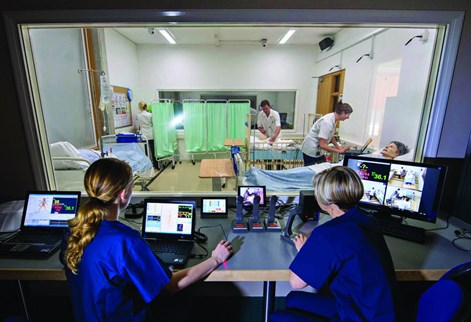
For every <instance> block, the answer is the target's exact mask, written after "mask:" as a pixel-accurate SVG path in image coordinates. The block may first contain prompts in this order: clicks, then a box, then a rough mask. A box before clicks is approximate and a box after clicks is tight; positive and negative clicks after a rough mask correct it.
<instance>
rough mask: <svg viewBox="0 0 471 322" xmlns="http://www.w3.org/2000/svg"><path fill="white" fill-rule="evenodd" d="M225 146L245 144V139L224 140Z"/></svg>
mask: <svg viewBox="0 0 471 322" xmlns="http://www.w3.org/2000/svg"><path fill="white" fill-rule="evenodd" d="M224 145H225V146H244V145H245V143H244V140H242V139H225V140H224Z"/></svg>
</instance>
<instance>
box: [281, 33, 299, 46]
mask: <svg viewBox="0 0 471 322" xmlns="http://www.w3.org/2000/svg"><path fill="white" fill-rule="evenodd" d="M295 31H296V30H294V29H291V30H288V32H287V33H286V35H284V36H283V38H281V40H280V41H279V42H278V43H279V44H280V45H283V44H284V43H285V42H287V41H288V39H289V38H290V37H291V36H292V35H293V34H294V33H295Z"/></svg>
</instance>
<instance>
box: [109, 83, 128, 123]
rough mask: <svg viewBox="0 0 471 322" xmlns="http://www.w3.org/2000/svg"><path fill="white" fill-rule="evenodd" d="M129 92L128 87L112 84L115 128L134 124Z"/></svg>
mask: <svg viewBox="0 0 471 322" xmlns="http://www.w3.org/2000/svg"><path fill="white" fill-rule="evenodd" d="M128 92H129V89H128V88H126V87H120V86H111V106H112V109H113V119H114V127H115V128H120V127H126V126H131V125H132V115H131V101H130V100H129V96H128Z"/></svg>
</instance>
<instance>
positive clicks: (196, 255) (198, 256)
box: [191, 243, 209, 258]
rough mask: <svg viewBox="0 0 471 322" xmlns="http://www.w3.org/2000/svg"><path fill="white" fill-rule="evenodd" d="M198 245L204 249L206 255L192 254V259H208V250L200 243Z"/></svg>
mask: <svg viewBox="0 0 471 322" xmlns="http://www.w3.org/2000/svg"><path fill="white" fill-rule="evenodd" d="M196 245H198V246H199V247H201V248H203V250H204V254H191V257H192V258H206V257H208V255H209V252H208V249H207V248H206V247H204V246H203V245H201V244H200V243H196Z"/></svg>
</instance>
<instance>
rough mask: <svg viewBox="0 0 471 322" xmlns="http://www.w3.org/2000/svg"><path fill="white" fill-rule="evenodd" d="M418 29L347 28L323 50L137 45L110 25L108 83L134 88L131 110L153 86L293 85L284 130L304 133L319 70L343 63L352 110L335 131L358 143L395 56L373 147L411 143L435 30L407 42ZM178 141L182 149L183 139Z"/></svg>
mask: <svg viewBox="0 0 471 322" xmlns="http://www.w3.org/2000/svg"><path fill="white" fill-rule="evenodd" d="M422 32H423V30H422V29H400V30H398V29H391V30H387V29H371V28H364V29H345V30H343V31H341V32H339V33H338V34H336V35H335V38H334V46H333V47H332V48H331V49H329V50H327V51H324V52H320V49H319V48H318V46H317V44H316V45H313V46H276V45H275V46H268V47H266V48H262V47H260V46H252V45H238V46H234V45H222V46H221V47H216V46H213V47H208V46H183V45H181V46H180V45H174V46H171V45H168V46H162V45H160V46H158V45H137V46H136V45H134V44H133V43H131V42H130V41H128V40H127V39H126V38H124V37H123V36H121V35H119V34H118V33H116V32H115V31H113V30H107V31H106V33H105V35H106V42H107V45H106V48H107V57H108V69H109V75H110V82H111V84H115V85H119V86H124V87H130V88H132V89H133V91H134V94H135V99H134V101H133V104H132V105H133V115H136V114H135V113H136V112H137V110H136V108H137V102H138V101H139V100H141V99H142V100H145V101H147V102H150V101H151V100H152V99H153V98H156V91H157V89H159V90H165V91H179V90H181V91H191V90H194V91H204V90H207V91H211V90H215V91H216V90H217V91H221V90H232V91H245V90H256V91H263V90H279V91H281V90H291V91H296V92H297V105H296V112H295V120H294V126H295V129H294V131H290V132H286V133H288V136H289V135H293V136H298V137H299V136H301V135H302V134H303V124H304V115H305V114H306V113H315V109H316V100H317V82H318V78H316V77H317V76H320V75H323V74H327V73H329V72H332V71H334V70H337V69H338V68H334V69H333V70H332V67H334V66H336V65H340V67H341V68H342V69H345V70H346V75H345V83H344V93H343V100H344V102H348V103H350V104H351V105H352V107H353V109H354V113H353V114H352V116H351V118H350V120H347V121H345V122H342V123H341V125H340V137H341V138H342V139H344V140H346V141H348V142H351V143H353V144H358V145H360V144H362V143H363V142H364V141H365V140H366V139H367V138H368V137H369V136H371V135H370V134H369V133H368V132H367V130H368V129H370V128H372V127H374V126H375V123H374V122H375V121H374V120H373V117H372V112H371V111H372V108H373V106H372V105H373V98H372V95H373V94H372V92H373V89H374V85H375V81H374V80H375V77H376V76H375V75H376V74H377V73H378V70H380V69H381V68H383V67H382V66H384V65H387V64H389V63H391V62H399V68H400V86H399V90H398V94H397V97H391V98H388V99H387V103H386V107H385V109H384V115H385V119H386V121H385V122H384V123H383V124H380V125H381V126H382V129H383V131H382V133H381V132H380V133H379V135H378V136H377V137H375V138H374V144H373V148H374V149H377V148H379V147H381V146H383V145H384V144H385V143H387V142H389V141H390V140H393V139H394V140H399V141H403V142H405V143H406V144H408V145H409V146H410V147H411V148H415V146H416V143H417V137H418V130H419V128H420V122H421V116H422V109H423V101H424V94H425V88H426V85H427V81H428V70H429V68H430V57H431V55H432V53H433V47H434V42H433V41H432V40H433V39H434V38H435V34H436V33H435V31H433V30H432V32H431V33H430V35H429V39H431V40H429V41H427V42H422V41H420V40H419V39H414V40H413V41H412V42H411V43H410V44H409V45H408V46H404V44H405V43H406V42H407V40H409V39H410V38H411V37H413V36H415V35H417V34H420V33H422ZM372 35H374V37H372ZM371 52H373V59H370V58H368V57H363V58H362V59H361V60H360V61H359V62H357V60H358V58H359V57H361V56H362V55H363V54H365V53H371ZM268 99H269V98H268ZM273 99H276V98H273ZM270 101H271V100H270ZM405 115H407V117H404V116H405ZM289 121H291V120H289ZM180 147H181V148H183V145H182V142H180ZM181 152H183V151H181ZM183 154H184V153H183Z"/></svg>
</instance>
